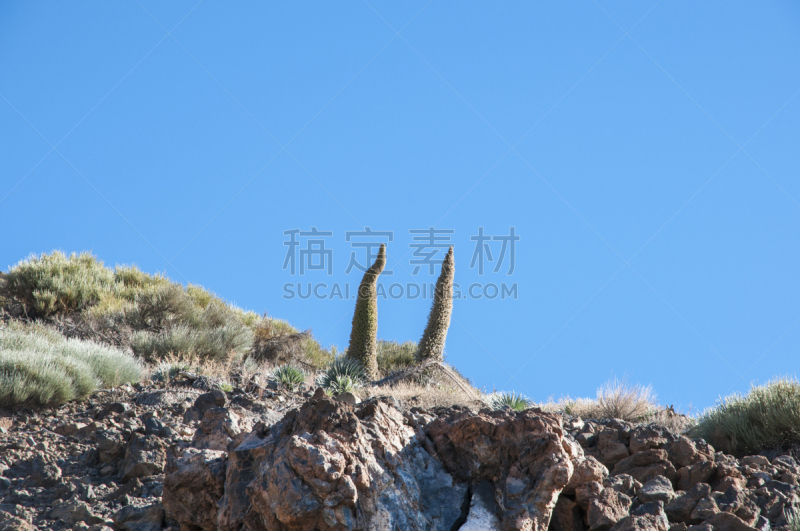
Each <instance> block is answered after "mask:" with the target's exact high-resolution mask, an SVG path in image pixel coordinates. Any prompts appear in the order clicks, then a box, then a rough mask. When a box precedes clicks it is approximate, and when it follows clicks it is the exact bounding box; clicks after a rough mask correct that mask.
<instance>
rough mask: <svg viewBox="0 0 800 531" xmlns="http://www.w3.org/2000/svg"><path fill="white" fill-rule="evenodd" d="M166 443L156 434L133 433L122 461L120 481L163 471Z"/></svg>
mask: <svg viewBox="0 0 800 531" xmlns="http://www.w3.org/2000/svg"><path fill="white" fill-rule="evenodd" d="M166 458H167V451H166V443H164V442H163V441H162V440H161V438H159V437H158V436H156V435H141V434H138V433H136V434H134V435H133V437H131V440H130V442H129V443H128V448H127V450H126V451H125V460H124V461H123V462H122V482H123V483H125V482H127V481H129V480H130V479H132V478H143V477H147V476H154V475H156V474H160V473H161V472H163V471H164V463H165V461H166Z"/></svg>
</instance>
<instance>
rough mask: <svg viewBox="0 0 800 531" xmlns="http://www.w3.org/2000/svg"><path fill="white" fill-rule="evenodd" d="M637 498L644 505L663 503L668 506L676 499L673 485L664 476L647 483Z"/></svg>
mask: <svg viewBox="0 0 800 531" xmlns="http://www.w3.org/2000/svg"><path fill="white" fill-rule="evenodd" d="M636 496H637V498H639V501H641V502H642V503H649V502H654V501H661V502H663V503H664V504H667V503H669V502H671V501H672V500H674V499H675V491H674V490H672V483H671V482H670V480H669V479H667V478H665V477H664V476H656V477H654V478H653V479H651V480H650V481H648V482H647V483H645V484H644V485H643V486H642V488H640V489H639V492H638V493H637V495H636Z"/></svg>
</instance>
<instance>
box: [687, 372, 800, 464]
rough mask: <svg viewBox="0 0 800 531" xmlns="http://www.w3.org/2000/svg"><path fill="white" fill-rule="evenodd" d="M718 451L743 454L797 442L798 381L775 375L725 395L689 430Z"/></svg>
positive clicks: (799, 439)
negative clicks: (748, 388)
mask: <svg viewBox="0 0 800 531" xmlns="http://www.w3.org/2000/svg"><path fill="white" fill-rule="evenodd" d="M691 433H692V434H693V435H695V436H697V437H702V438H703V439H705V440H707V441H708V442H709V443H710V444H711V445H712V446H713V447H714V448H716V449H717V450H722V451H724V452H727V453H730V454H734V455H744V454H749V453H757V452H759V451H761V450H764V449H775V448H780V447H785V446H791V445H798V444H800V382H798V381H797V379H795V378H789V377H784V378H776V379H774V380H771V381H769V382H767V383H766V384H765V385H761V386H753V387H752V388H751V389H750V391H749V392H748V393H747V394H746V395H740V394H735V395H732V396H729V397H726V398H724V399H722V400H720V402H719V403H718V404H717V405H716V406H715V407H713V408H710V409H708V410H707V411H705V412H704V413H703V414H702V415H701V416H700V419H699V420H698V423H697V426H696V427H695V428H694V429H693V430H692V431H691Z"/></svg>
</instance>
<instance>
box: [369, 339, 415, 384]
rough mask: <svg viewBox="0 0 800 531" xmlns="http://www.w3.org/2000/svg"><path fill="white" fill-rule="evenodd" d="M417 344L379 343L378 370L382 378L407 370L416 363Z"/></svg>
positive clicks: (408, 342)
mask: <svg viewBox="0 0 800 531" xmlns="http://www.w3.org/2000/svg"><path fill="white" fill-rule="evenodd" d="M416 353H417V344H416V343H414V342H413V341H405V342H403V343H398V342H397V341H378V354H377V358H378V370H379V371H380V373H381V376H388V375H389V374H391V373H392V372H394V371H398V370H401V369H406V368H408V367H411V366H412V365H414V364H415V363H416V358H415V354H416Z"/></svg>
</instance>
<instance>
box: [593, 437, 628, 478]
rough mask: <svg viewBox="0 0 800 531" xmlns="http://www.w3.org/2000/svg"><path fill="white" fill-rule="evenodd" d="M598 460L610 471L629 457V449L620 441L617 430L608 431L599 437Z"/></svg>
mask: <svg viewBox="0 0 800 531" xmlns="http://www.w3.org/2000/svg"><path fill="white" fill-rule="evenodd" d="M597 451H598V456H597V458H598V459H599V460H600V462H601V463H603V464H604V465H605V466H607V467H608V468H609V469H611V468H614V466H615V465H616V464H617V463H619V462H620V461H622V460H623V459H625V458H626V457H628V456H629V455H630V452H629V451H628V447H627V446H625V444H624V443H622V442H621V441H620V440H619V433H618V432H617V430H610V429H606V430H603V431H602V432H600V433H599V434H598V436H597Z"/></svg>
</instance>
